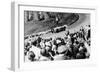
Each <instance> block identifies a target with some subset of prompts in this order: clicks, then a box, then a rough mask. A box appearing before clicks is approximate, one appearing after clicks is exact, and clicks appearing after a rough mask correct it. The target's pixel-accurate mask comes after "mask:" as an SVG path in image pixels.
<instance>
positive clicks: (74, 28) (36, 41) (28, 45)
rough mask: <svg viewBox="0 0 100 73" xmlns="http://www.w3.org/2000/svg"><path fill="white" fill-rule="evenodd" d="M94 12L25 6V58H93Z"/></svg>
mask: <svg viewBox="0 0 100 73" xmlns="http://www.w3.org/2000/svg"><path fill="white" fill-rule="evenodd" d="M90 16H91V15H90V14H89V13H71V12H49V11H48V12H47V11H32V10H24V21H23V22H24V49H23V50H24V62H35V61H56V60H66V61H67V60H80V59H89V58H90V56H91V23H90Z"/></svg>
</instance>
